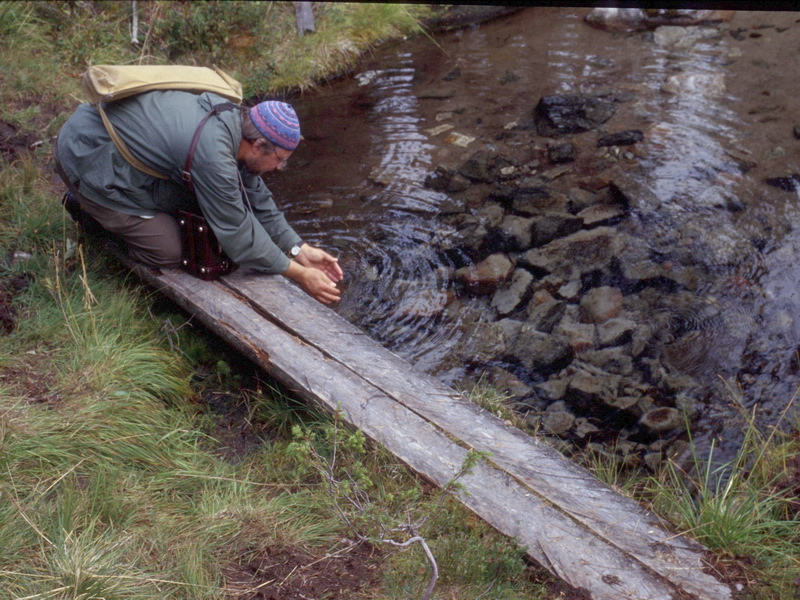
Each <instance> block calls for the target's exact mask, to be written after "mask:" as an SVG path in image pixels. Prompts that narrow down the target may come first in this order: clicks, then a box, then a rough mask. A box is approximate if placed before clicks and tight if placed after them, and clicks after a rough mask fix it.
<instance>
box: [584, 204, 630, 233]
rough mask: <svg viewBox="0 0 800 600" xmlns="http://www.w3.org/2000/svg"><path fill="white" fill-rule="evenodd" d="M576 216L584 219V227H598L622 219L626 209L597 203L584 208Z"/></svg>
mask: <svg viewBox="0 0 800 600" xmlns="http://www.w3.org/2000/svg"><path fill="white" fill-rule="evenodd" d="M576 216H577V217H578V218H579V219H581V220H582V221H583V226H584V227H596V226H598V225H610V224H613V223H616V222H618V221H620V220H621V219H622V218H623V217H624V216H625V210H624V209H623V208H622V207H620V206H614V205H609V204H595V205H594V206H590V207H588V208H584V209H583V210H582V211H581V212H579V213H578V214H577V215H576ZM576 231H577V230H576Z"/></svg>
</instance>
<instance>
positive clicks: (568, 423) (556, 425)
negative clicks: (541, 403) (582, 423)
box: [542, 403, 575, 435]
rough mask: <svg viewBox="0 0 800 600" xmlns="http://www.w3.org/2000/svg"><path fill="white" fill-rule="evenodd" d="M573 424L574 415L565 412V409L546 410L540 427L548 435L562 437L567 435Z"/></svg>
mask: <svg viewBox="0 0 800 600" xmlns="http://www.w3.org/2000/svg"><path fill="white" fill-rule="evenodd" d="M557 404H558V403H557ZM551 408H552V407H551ZM574 424H575V415H573V414H572V413H571V412H569V411H568V410H566V408H564V409H563V410H557V409H556V410H550V409H548V410H547V412H546V413H545V415H544V418H543V419H542V426H543V427H544V430H545V431H546V432H547V433H549V434H550V435H563V434H565V433H567V432H568V431H569V430H570V429H571V428H572V426H573V425H574Z"/></svg>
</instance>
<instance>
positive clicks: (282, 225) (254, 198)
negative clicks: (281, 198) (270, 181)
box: [239, 167, 301, 252]
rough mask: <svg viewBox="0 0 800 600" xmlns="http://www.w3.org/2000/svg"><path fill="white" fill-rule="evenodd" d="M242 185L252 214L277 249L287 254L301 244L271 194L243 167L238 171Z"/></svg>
mask: <svg viewBox="0 0 800 600" xmlns="http://www.w3.org/2000/svg"><path fill="white" fill-rule="evenodd" d="M239 173H240V175H241V177H242V182H243V184H244V189H245V194H246V195H247V198H246V200H245V202H247V201H248V200H249V203H250V206H252V208H253V213H254V214H255V216H256V219H258V222H259V223H261V226H262V227H263V228H264V230H265V231H266V232H267V234H268V235H269V236H270V238H272V241H274V242H275V243H276V244H277V245H278V247H279V248H280V249H281V250H283V251H284V252H288V251H289V250H290V249H291V247H292V246H294V245H295V244H299V243H300V242H301V239H300V236H299V235H298V234H297V232H295V230H294V229H292V227H291V225H289V222H288V221H287V220H286V217H284V216H283V212H281V211H280V210H278V207H277V205H276V204H275V200H274V198H273V197H272V192H270V191H269V188H268V187H267V185H266V184H265V183H264V180H263V179H261V177H259V176H257V175H253V174H252V173H249V172H248V171H247V170H246V169H245V168H244V167H242V168H240V169H239Z"/></svg>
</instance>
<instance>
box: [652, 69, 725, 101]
mask: <svg viewBox="0 0 800 600" xmlns="http://www.w3.org/2000/svg"><path fill="white" fill-rule="evenodd" d="M726 89H727V88H726V86H725V74H724V73H693V72H690V71H684V72H682V73H676V74H675V75H670V76H669V77H667V80H666V82H664V85H662V86H661V91H662V92H666V93H668V94H675V95H678V96H698V95H699V96H707V97H710V96H721V95H723V94H724V93H725V92H726Z"/></svg>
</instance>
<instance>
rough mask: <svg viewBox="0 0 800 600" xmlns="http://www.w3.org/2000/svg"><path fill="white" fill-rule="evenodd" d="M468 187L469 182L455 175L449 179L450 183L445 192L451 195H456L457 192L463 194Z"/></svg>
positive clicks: (457, 174) (461, 176)
mask: <svg viewBox="0 0 800 600" xmlns="http://www.w3.org/2000/svg"><path fill="white" fill-rule="evenodd" d="M469 186H470V181H469V179H467V178H466V177H464V176H463V175H460V174H459V173H455V174H454V175H453V176H452V177H451V178H450V182H449V183H448V184H447V191H448V192H449V193H451V194H457V193H459V192H463V191H464V190H466V189H467V188H468V187H469Z"/></svg>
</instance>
